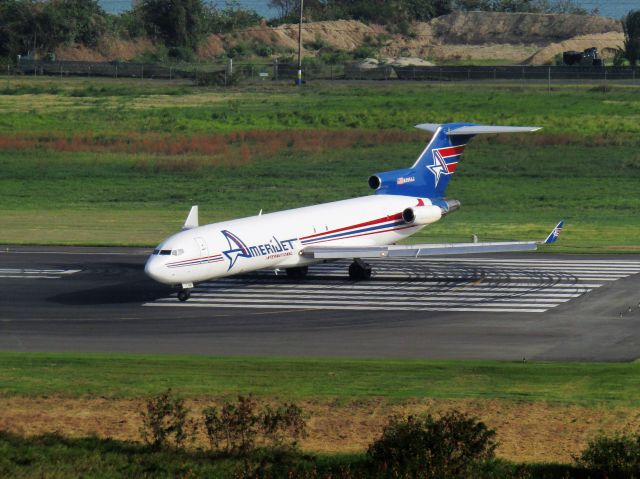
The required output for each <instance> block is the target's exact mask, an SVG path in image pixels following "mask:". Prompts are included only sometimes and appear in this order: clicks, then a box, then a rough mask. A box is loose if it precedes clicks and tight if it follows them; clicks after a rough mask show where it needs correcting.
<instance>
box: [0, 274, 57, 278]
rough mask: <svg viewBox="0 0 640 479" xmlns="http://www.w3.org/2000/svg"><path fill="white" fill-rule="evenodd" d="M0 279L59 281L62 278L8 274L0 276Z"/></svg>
mask: <svg viewBox="0 0 640 479" xmlns="http://www.w3.org/2000/svg"><path fill="white" fill-rule="evenodd" d="M0 278H8V279H60V278H62V276H45V275H26V274H22V275H10V274H0Z"/></svg>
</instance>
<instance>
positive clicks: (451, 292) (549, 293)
mask: <svg viewBox="0 0 640 479" xmlns="http://www.w3.org/2000/svg"><path fill="white" fill-rule="evenodd" d="M332 291H333V292H337V293H338V294H348V295H351V296H373V297H386V296H389V297H400V296H406V295H407V294H409V295H411V296H423V295H427V296H474V297H486V296H498V295H502V296H506V295H509V294H515V295H517V296H518V297H529V296H542V297H546V298H549V297H559V298H576V297H578V296H581V295H582V294H584V293H586V292H588V291H581V292H576V291H575V290H573V291H572V292H569V293H563V292H559V293H556V292H555V291H554V290H553V289H549V290H544V291H531V290H528V289H524V288H522V291H500V290H485V291H474V290H473V288H472V287H470V288H455V289H448V290H444V291H443V290H410V291H406V290H403V293H402V294H399V293H398V292H397V291H376V292H366V291H350V290H348V289H341V290H330V291H327V290H324V289H308V288H305V289H278V290H273V289H262V288H234V289H233V288H225V289H215V288H194V289H193V293H194V294H198V295H206V296H225V295H227V294H243V295H270V296H280V295H290V294H310V295H316V296H322V295H324V296H327V295H330V294H332Z"/></svg>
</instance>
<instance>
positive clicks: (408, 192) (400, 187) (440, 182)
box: [369, 123, 538, 198]
mask: <svg viewBox="0 0 640 479" xmlns="http://www.w3.org/2000/svg"><path fill="white" fill-rule="evenodd" d="M416 128H420V129H421V130H426V131H431V132H433V137H432V138H431V141H430V142H429V144H428V145H427V147H426V148H425V149H424V151H423V152H422V154H421V155H420V156H419V157H418V159H417V160H416V162H415V163H414V164H413V165H412V166H411V168H405V169H402V170H394V171H386V172H383V173H377V174H375V175H373V176H372V177H371V178H369V185H370V186H371V187H372V188H374V189H375V190H376V194H386V195H403V196H417V197H420V198H443V197H444V194H445V191H446V189H447V185H448V184H449V181H451V177H452V176H453V174H454V173H455V171H456V169H457V168H458V164H459V163H460V159H461V156H462V153H463V152H464V148H465V146H466V144H467V143H468V142H469V140H471V138H473V137H474V136H476V135H479V134H485V133H519V132H527V131H535V130H537V129H538V128H535V127H513V126H483V125H476V124H473V123H445V124H442V125H439V124H427V123H425V124H421V125H416Z"/></svg>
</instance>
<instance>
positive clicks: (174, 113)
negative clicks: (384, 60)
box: [0, 78, 640, 252]
mask: <svg viewBox="0 0 640 479" xmlns="http://www.w3.org/2000/svg"><path fill="white" fill-rule="evenodd" d="M639 93H640V89H639V88H636V87H632V86H619V87H613V88H609V89H608V90H607V91H606V92H605V91H604V90H603V89H602V88H599V87H598V86H597V85H595V86H594V85H592V86H589V87H571V88H568V87H560V86H557V87H555V89H554V90H553V91H552V92H551V93H549V92H548V91H547V90H546V88H543V87H541V86H540V87H538V86H535V85H533V86H529V87H522V86H520V85H508V84H506V85H497V86H496V85H493V86H492V85H483V84H477V85H474V84H468V85H430V84H404V83H399V82H396V83H386V84H381V85H375V84H374V85H371V84H367V85H359V84H355V85H354V84H341V83H335V84H326V83H324V84H323V83H319V84H309V85H307V86H305V87H304V88H303V89H298V90H295V89H293V88H292V87H290V86H289V85H277V84H275V85H273V84H268V85H259V86H255V85H254V86H245V87H241V88H236V89H228V90H220V89H202V88H197V87H193V86H191V85H189V84H186V83H180V82H159V81H134V80H122V81H114V80H111V79H95V80H90V81H89V80H86V79H42V78H37V79H19V80H17V79H9V80H8V81H7V82H6V83H4V84H3V85H0V111H1V112H2V116H1V117H0V168H1V169H2V171H3V174H2V176H0V205H2V206H0V222H1V223H2V229H1V230H0V242H2V243H64V244H92V245H108V244H121V245H147V246H150V245H154V244H156V243H157V242H158V241H159V240H160V239H162V237H164V236H165V235H167V234H169V233H171V232H173V231H175V230H176V229H177V228H179V226H180V225H181V223H182V221H183V220H184V216H185V215H186V212H187V211H188V208H189V206H190V205H191V204H195V203H197V204H200V206H201V215H202V219H203V221H216V220H223V219H229V218H233V217H238V216H247V215H252V214H256V213H257V212H258V211H260V210H261V209H262V210H263V211H265V212H268V211H275V210H279V209H283V208H289V207H296V206H302V205H307V204H313V203H317V202H323V201H332V200H336V199H342V198H346V197H353V196H360V195H366V194H369V192H370V190H369V189H368V187H367V184H366V181H367V178H368V176H369V175H370V174H372V173H375V172H377V171H384V170H388V169H394V168H400V167H405V166H407V165H410V164H411V163H412V162H413V160H414V159H415V157H416V156H417V155H418V154H419V152H420V151H421V149H422V148H423V147H424V144H425V143H426V141H427V140H428V134H424V133H421V132H418V131H416V130H413V129H412V125H414V124H416V123H419V122H425V121H428V122H445V121H454V120H470V121H476V122H482V123H498V124H526V125H539V126H543V127H544V130H543V131H542V132H539V133H535V134H531V135H518V136H512V137H493V138H479V139H476V140H474V142H473V143H472V146H470V147H469V148H468V149H467V154H466V156H465V159H464V161H463V163H462V164H461V167H460V169H459V173H458V174H457V175H456V178H455V179H454V181H452V183H451V186H450V188H449V190H448V192H447V193H448V195H449V196H451V197H453V198H457V199H459V200H461V201H462V204H463V208H462V209H461V210H460V211H459V212H456V214H454V215H451V216H450V217H448V218H446V219H445V220H444V221H442V222H440V223H438V224H436V225H434V226H433V227H430V228H428V229H427V230H426V231H424V232H423V233H422V234H421V235H416V237H414V239H413V240H414V241H431V240H433V241H446V240H454V241H458V240H464V239H467V238H469V237H470V235H471V234H473V233H475V234H478V235H479V236H480V238H481V239H485V240H489V239H529V238H532V239H535V238H541V237H543V236H544V235H545V234H546V233H547V230H548V229H550V227H551V226H553V224H555V222H556V221H557V220H558V219H560V218H565V219H566V220H567V228H566V230H565V233H566V234H565V235H564V237H563V241H562V242H561V243H560V244H559V245H558V246H557V247H556V248H555V249H554V250H555V251H569V252H583V251H585V252H589V251H613V252H616V251H618V252H637V251H640V246H639V245H638V242H637V238H638V237H639V236H640V219H639V218H640V215H639V214H638V213H639V212H640V199H639V195H638V194H637V191H638V186H637V185H638V184H639V183H638V180H639V178H640V156H639V154H638V150H637V146H638V142H639V140H638V138H640V136H639V135H638V134H639V133H640V123H639V122H638V117H639V114H640V100H639V99H638V98H637V97H638V94H639ZM78 225H83V226H82V228H78Z"/></svg>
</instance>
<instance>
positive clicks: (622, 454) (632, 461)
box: [577, 433, 640, 479]
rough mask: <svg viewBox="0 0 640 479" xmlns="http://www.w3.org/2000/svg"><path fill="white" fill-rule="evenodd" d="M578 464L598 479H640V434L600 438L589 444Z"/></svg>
mask: <svg viewBox="0 0 640 479" xmlns="http://www.w3.org/2000/svg"><path fill="white" fill-rule="evenodd" d="M577 462H578V465H579V466H580V467H583V468H585V469H588V470H589V472H590V473H591V474H595V475H596V477H603V478H614V477H625V478H629V479H632V478H640V433H638V434H636V435H635V436H634V435H628V434H616V435H615V436H599V437H597V438H595V439H594V440H592V441H590V442H589V444H588V445H587V448H586V449H585V450H584V451H583V452H582V454H581V455H580V457H579V458H578V461H577Z"/></svg>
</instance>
